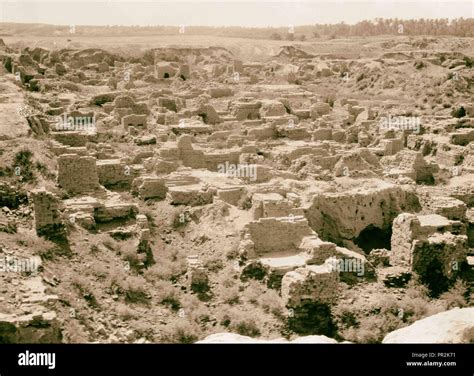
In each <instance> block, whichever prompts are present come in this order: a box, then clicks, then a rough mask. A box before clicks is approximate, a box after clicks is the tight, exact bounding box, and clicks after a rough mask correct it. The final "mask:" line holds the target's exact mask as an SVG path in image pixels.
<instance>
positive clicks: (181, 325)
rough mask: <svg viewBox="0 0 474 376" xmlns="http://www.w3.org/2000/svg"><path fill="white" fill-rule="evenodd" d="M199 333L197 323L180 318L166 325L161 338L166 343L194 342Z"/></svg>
mask: <svg viewBox="0 0 474 376" xmlns="http://www.w3.org/2000/svg"><path fill="white" fill-rule="evenodd" d="M200 334H201V330H200V329H199V326H198V325H197V324H195V323H191V322H188V321H185V320H184V319H180V320H177V321H175V322H173V323H170V324H168V325H167V326H166V328H165V331H164V333H163V339H162V340H163V341H164V342H167V343H194V342H196V341H197V340H198V339H199V336H200Z"/></svg>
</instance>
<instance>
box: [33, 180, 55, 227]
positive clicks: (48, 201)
mask: <svg viewBox="0 0 474 376" xmlns="http://www.w3.org/2000/svg"><path fill="white" fill-rule="evenodd" d="M30 198H31V200H32V201H33V206H34V211H35V227H36V232H37V233H38V235H42V234H43V233H49V232H51V230H52V229H54V228H56V227H60V226H61V225H62V222H61V213H60V211H59V204H60V200H59V198H58V197H57V196H56V195H55V194H53V193H51V192H48V191H46V190H40V189H38V190H34V191H32V192H31V193H30Z"/></svg>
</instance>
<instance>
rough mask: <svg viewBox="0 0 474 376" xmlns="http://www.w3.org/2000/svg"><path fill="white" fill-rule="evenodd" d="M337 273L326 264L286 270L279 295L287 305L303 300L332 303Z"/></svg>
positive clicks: (299, 302)
mask: <svg viewBox="0 0 474 376" xmlns="http://www.w3.org/2000/svg"><path fill="white" fill-rule="evenodd" d="M338 284H339V274H338V273H337V271H331V270H330V269H329V268H328V267H327V266H326V265H324V266H312V267H306V268H299V269H296V270H295V271H292V272H288V273H286V274H285V275H284V276H283V279H282V282H281V296H282V299H283V301H284V303H285V305H286V306H287V307H298V306H300V305H302V304H304V303H305V302H308V301H310V302H319V303H326V304H327V303H332V302H333V301H334V300H335V299H336V297H337V291H338Z"/></svg>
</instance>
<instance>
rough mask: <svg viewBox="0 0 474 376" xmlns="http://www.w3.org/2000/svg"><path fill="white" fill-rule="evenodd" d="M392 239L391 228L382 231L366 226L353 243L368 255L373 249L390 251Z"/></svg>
mask: <svg viewBox="0 0 474 376" xmlns="http://www.w3.org/2000/svg"><path fill="white" fill-rule="evenodd" d="M391 238H392V227H391V226H389V227H388V228H386V229H385V230H382V229H380V228H378V227H375V226H373V225H369V226H367V227H366V228H365V229H363V230H362V231H361V233H360V234H359V236H358V237H357V238H355V239H354V243H355V244H356V245H357V246H358V247H360V248H362V250H363V251H364V252H365V253H366V254H368V253H370V251H371V250H373V249H382V248H385V249H388V250H390V241H391Z"/></svg>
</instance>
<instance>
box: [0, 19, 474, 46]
mask: <svg viewBox="0 0 474 376" xmlns="http://www.w3.org/2000/svg"><path fill="white" fill-rule="evenodd" d="M2 34H3V35H17V34H18V35H25V34H26V35H38V36H46V35H55V36H60V35H61V36H70V37H71V36H72V35H71V33H70V26H54V25H45V24H15V23H3V24H0V35H2ZM75 34H76V35H82V36H88V35H90V36H93V35H97V34H99V35H101V36H118V35H119V36H123V35H127V36H141V35H143V36H150V35H176V34H183V35H209V36H220V37H236V38H250V39H274V40H299V41H304V40H306V39H317V38H322V37H325V38H330V39H331V38H336V37H351V36H361V37H364V36H375V35H386V34H392V35H412V36H414V35H433V36H437V35H438V36H441V35H447V36H456V37H474V18H457V19H453V20H449V19H447V18H443V19H423V18H421V19H414V20H402V19H398V18H388V19H385V18H377V19H375V20H372V21H361V22H358V23H356V24H354V25H349V24H346V23H344V22H341V23H338V24H315V25H304V26H291V25H288V26H287V27H240V26H216V27H212V26H188V25H176V26H159V25H156V26H138V25H136V26H121V25H109V26H80V25H76V26H75Z"/></svg>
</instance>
